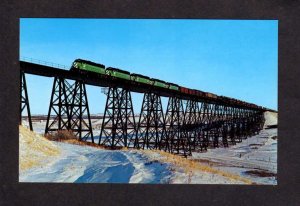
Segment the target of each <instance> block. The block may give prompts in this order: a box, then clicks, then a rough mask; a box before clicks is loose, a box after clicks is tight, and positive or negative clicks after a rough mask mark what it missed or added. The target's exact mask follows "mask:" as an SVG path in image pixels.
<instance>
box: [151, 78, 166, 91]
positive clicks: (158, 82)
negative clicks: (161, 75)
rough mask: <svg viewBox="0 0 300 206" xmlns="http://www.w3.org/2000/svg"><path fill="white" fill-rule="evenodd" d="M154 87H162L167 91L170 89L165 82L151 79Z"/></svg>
mask: <svg viewBox="0 0 300 206" xmlns="http://www.w3.org/2000/svg"><path fill="white" fill-rule="evenodd" d="M151 81H152V84H153V86H156V87H162V88H165V89H167V88H168V84H167V83H166V82H165V81H162V80H159V79H153V78H152V79H151Z"/></svg>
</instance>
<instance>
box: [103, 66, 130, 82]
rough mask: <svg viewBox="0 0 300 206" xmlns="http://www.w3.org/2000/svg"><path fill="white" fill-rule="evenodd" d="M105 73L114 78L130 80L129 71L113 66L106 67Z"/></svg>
mask: <svg viewBox="0 0 300 206" xmlns="http://www.w3.org/2000/svg"><path fill="white" fill-rule="evenodd" d="M105 74H106V75H108V76H111V77H113V78H114V79H115V78H120V79H126V80H130V72H128V71H124V70H121V69H117V68H113V67H108V68H106V70H105Z"/></svg>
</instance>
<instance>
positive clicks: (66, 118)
mask: <svg viewBox="0 0 300 206" xmlns="http://www.w3.org/2000/svg"><path fill="white" fill-rule="evenodd" d="M72 90H73V88H72V85H70V84H69V83H68V82H67V81H66V80H65V79H64V78H60V77H55V78H54V81H53V87H52V93H51V99H50V105H49V110H48V116H47V122H46V128H45V134H48V133H51V132H54V131H57V130H69V129H70V128H71V124H70V112H69V106H70V95H71V93H72ZM52 112H53V113H54V115H55V116H54V119H52V120H51V115H52Z"/></svg>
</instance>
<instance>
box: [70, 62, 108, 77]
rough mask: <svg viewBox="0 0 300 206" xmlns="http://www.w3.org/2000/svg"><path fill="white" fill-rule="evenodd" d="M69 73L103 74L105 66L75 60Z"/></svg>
mask: <svg viewBox="0 0 300 206" xmlns="http://www.w3.org/2000/svg"><path fill="white" fill-rule="evenodd" d="M71 71H80V72H94V73H98V74H105V66H104V65H103V64H97V63H94V62H90V61H86V60H83V59H76V60H75V61H74V62H73V64H72V67H71Z"/></svg>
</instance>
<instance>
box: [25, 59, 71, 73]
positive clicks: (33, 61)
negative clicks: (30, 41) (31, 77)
mask: <svg viewBox="0 0 300 206" xmlns="http://www.w3.org/2000/svg"><path fill="white" fill-rule="evenodd" d="M20 61H24V62H29V63H34V64H40V65H44V66H49V67H55V68H59V69H64V70H69V69H70V66H66V65H63V64H57V63H53V62H47V61H44V60H39V59H34V58H30V57H24V56H21V57H20Z"/></svg>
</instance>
